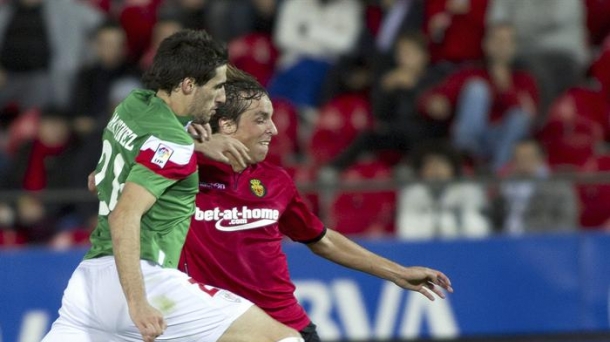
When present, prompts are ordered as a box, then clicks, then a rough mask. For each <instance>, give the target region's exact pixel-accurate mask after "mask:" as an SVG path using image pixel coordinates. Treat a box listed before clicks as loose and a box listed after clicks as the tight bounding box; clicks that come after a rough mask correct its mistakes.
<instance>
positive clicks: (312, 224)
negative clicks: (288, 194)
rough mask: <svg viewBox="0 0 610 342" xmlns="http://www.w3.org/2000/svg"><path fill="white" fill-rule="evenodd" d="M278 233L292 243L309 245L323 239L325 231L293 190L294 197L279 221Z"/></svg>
mask: <svg viewBox="0 0 610 342" xmlns="http://www.w3.org/2000/svg"><path fill="white" fill-rule="evenodd" d="M279 226H280V231H281V232H282V234H284V235H286V236H288V237H289V238H291V239H292V240H294V241H297V242H302V243H311V242H316V241H318V240H320V239H321V238H322V237H324V234H325V232H326V229H325V227H324V224H323V223H322V221H320V219H319V218H318V217H317V216H316V215H314V214H313V213H312V212H311V210H309V208H308V207H307V204H305V202H303V199H302V198H301V196H300V195H299V193H298V192H297V191H296V189H295V195H294V197H293V198H292V201H291V202H290V204H288V207H287V208H286V211H284V213H283V214H282V217H281V218H280V221H279Z"/></svg>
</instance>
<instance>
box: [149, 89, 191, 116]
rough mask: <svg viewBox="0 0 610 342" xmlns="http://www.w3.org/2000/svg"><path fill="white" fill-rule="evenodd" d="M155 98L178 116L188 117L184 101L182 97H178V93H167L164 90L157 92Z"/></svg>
mask: <svg viewBox="0 0 610 342" xmlns="http://www.w3.org/2000/svg"><path fill="white" fill-rule="evenodd" d="M156 95H157V97H158V98H160V99H161V100H163V102H165V103H166V104H167V106H168V107H169V108H170V109H171V110H172V112H174V114H176V115H178V116H188V115H189V113H188V110H187V108H188V106H187V105H186V102H185V101H184V100H185V99H184V97H182V96H180V95H179V94H178V92H171V93H168V92H166V91H164V90H159V91H157V94H156Z"/></svg>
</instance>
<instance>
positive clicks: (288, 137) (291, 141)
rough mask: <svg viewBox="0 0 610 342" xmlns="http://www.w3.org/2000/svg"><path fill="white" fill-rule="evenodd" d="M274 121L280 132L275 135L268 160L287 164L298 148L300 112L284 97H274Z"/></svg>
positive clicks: (278, 163) (283, 164)
mask: <svg viewBox="0 0 610 342" xmlns="http://www.w3.org/2000/svg"><path fill="white" fill-rule="evenodd" d="M272 102H273V122H274V123H275V126H276V127H277V132H278V134H277V135H276V136H274V137H273V140H272V141H271V145H270V146H269V153H268V154H267V158H266V160H267V161H270V162H272V163H275V164H277V165H282V166H287V165H289V164H290V163H291V162H292V161H293V160H292V159H294V155H295V153H296V152H297V150H298V143H297V142H298V133H297V132H298V122H299V118H298V113H297V109H296V107H294V105H292V104H291V103H290V102H288V101H286V100H282V99H273V100H272Z"/></svg>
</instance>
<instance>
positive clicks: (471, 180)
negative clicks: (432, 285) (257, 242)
mask: <svg viewBox="0 0 610 342" xmlns="http://www.w3.org/2000/svg"><path fill="white" fill-rule="evenodd" d="M185 27H186V28H194V29H206V30H208V31H209V32H210V33H211V34H212V35H213V36H214V37H216V38H217V39H219V40H222V41H224V42H226V43H227V45H228V48H229V53H230V59H231V62H232V63H233V64H235V65H237V66H238V67H239V68H242V69H244V70H246V71H248V72H250V73H252V74H253V75H254V76H256V77H257V79H258V80H259V81H260V82H261V83H262V84H264V85H265V86H267V88H268V89H269V92H270V95H271V97H272V99H273V102H274V107H275V114H274V118H275V121H276V124H277V126H278V130H279V135H278V136H277V137H276V138H275V139H274V141H273V142H272V146H271V152H270V155H269V156H268V159H269V160H271V161H272V162H274V163H278V164H280V165H282V166H284V167H285V168H286V169H287V170H288V172H289V173H290V174H291V175H292V176H293V177H294V179H295V181H296V182H297V184H298V185H299V187H300V189H301V191H302V192H303V194H304V195H305V197H306V199H307V200H308V202H309V204H310V206H311V209H312V210H314V211H315V212H316V213H318V214H319V215H320V216H321V217H322V218H323V220H324V222H326V223H327V224H328V226H329V227H333V228H335V229H337V230H338V231H341V232H343V233H344V234H346V235H348V236H350V237H352V238H354V239H357V240H358V241H359V242H361V243H362V244H364V245H365V246H367V247H369V248H370V249H372V250H374V251H376V252H378V253H380V254H382V255H384V256H387V257H390V258H392V259H394V260H397V261H399V262H401V263H403V264H406V265H415V264H420V265H427V266H431V267H435V268H438V269H441V270H444V271H445V273H447V274H448V275H449V276H450V277H451V278H452V280H453V282H454V285H455V286H454V287H455V290H456V292H455V294H453V295H450V296H449V298H448V300H446V301H438V300H437V301H435V302H434V303H426V302H425V301H424V300H422V298H419V297H418V296H416V295H415V294H412V293H405V292H403V291H400V290H398V288H396V287H394V286H393V285H391V284H387V283H385V282H382V281H379V280H376V279H372V278H370V277H366V276H364V275H362V274H358V273H355V272H350V271H348V270H344V269H342V268H340V267H337V266H334V265H331V264H329V263H328V262H325V261H322V260H319V259H316V258H315V257H314V256H312V255H310V254H311V253H309V252H308V251H307V250H306V249H305V248H303V247H302V246H299V245H296V244H293V243H291V242H290V241H286V253H287V255H288V258H289V260H290V266H291V272H292V275H293V278H294V280H295V282H296V283H297V285H298V290H297V295H298V297H299V300H300V301H301V302H302V303H303V305H304V306H305V307H306V309H307V310H308V312H309V314H310V315H311V318H312V319H313V321H314V322H315V323H317V324H318V327H319V332H320V335H321V337H322V338H323V339H324V340H325V341H392V340H393V341H399V340H400V341H402V340H409V341H416V340H436V339H439V340H455V341H515V342H517V341H519V342H521V341H523V342H525V341H528V342H530V341H566V342H567V341H575V342H577V341H610V263H609V262H608V260H610V235H609V234H608V231H610V174H609V173H608V171H609V170H610V153H609V150H608V147H609V145H608V143H609V142H610V36H609V34H610V0H370V1H364V0H362V1H360V0H0V341H2V342H13V341H14V342H30V341H39V340H40V338H41V336H43V335H44V333H45V332H46V331H47V329H48V328H49V325H50V323H51V322H52V321H53V320H54V319H55V317H56V311H57V309H58V308H59V306H60V299H61V295H62V291H63V289H64V287H65V285H66V283H67V280H68V278H69V276H70V274H71V272H72V270H73V269H74V267H75V266H76V264H77V263H78V261H79V260H80V258H81V257H82V255H83V254H84V252H85V250H86V248H87V243H88V240H87V239H88V233H89V232H90V230H91V229H92V227H93V225H94V224H95V214H96V212H97V203H96V199H95V196H94V195H92V194H90V193H89V192H88V191H87V190H86V177H87V175H88V173H89V172H90V171H91V170H93V169H94V168H95V165H96V163H97V160H98V157H99V150H100V146H99V145H101V144H100V142H101V139H100V136H101V131H102V130H103V128H104V126H105V123H106V121H107V119H108V116H109V115H110V113H111V112H112V111H113V108H114V106H115V105H116V104H117V103H118V102H120V101H121V100H122V99H123V98H124V97H125V96H126V95H127V94H128V93H129V92H130V91H131V90H132V89H134V88H136V87H139V86H140V82H139V77H140V75H141V74H142V72H143V71H144V70H146V68H147V67H148V66H149V65H150V63H151V62H152V57H153V56H154V52H155V48H156V46H157V45H158V44H159V42H160V41H161V40H162V39H163V38H164V37H166V36H168V35H170V34H171V33H173V32H175V31H177V30H179V29H181V28H185Z"/></svg>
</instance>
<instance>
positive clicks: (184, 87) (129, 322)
mask: <svg viewBox="0 0 610 342" xmlns="http://www.w3.org/2000/svg"><path fill="white" fill-rule="evenodd" d="M226 64H227V53H226V50H225V48H223V47H222V46H220V45H219V44H218V43H216V42H215V41H213V40H212V39H211V38H210V37H209V36H208V35H207V34H206V33H205V32H202V31H191V30H185V31H181V32H178V33H176V34H174V35H172V36H170V37H169V38H167V39H166V40H165V41H163V43H162V44H161V46H160V47H159V50H158V52H157V55H156V56H155V59H154V62H153V65H152V67H151V68H150V69H149V70H148V71H147V73H146V75H145V76H144V83H145V84H146V86H147V87H148V88H149V89H151V90H136V91H133V92H132V93H131V94H130V95H129V96H128V97H127V98H126V99H125V100H124V101H123V102H122V103H121V104H119V106H118V107H117V108H116V110H115V112H114V115H113V116H112V118H111V119H110V121H109V123H108V125H107V126H106V128H105V130H104V134H103V148H102V154H101V158H100V161H99V164H98V166H97V168H96V170H95V184H96V187H97V192H98V198H99V200H100V206H99V216H98V224H97V227H96V229H95V230H94V231H93V233H92V234H91V244H92V247H91V249H90V250H89V252H88V253H87V255H86V256H85V259H84V260H83V261H82V262H81V263H80V264H79V266H78V267H77V269H76V270H75V271H74V273H73V275H72V277H71V279H70V282H69V284H68V287H67V288H66V290H65V292H64V297H63V299H62V307H61V309H60V310H59V318H58V319H57V320H56V321H55V322H54V323H53V326H52V328H51V331H50V332H49V334H47V336H46V337H45V338H44V339H43V341H44V342H59V341H61V342H76V341H78V342H88V341H142V340H144V341H147V342H151V341H154V340H155V339H156V340H157V341H210V342H213V341H222V342H225V341H226V342H228V341H257V342H258V341H269V342H275V341H282V342H298V341H302V339H300V337H299V334H298V332H296V331H294V330H293V329H290V328H288V327H286V326H284V325H282V324H280V323H278V322H277V321H275V320H273V319H271V318H270V317H269V316H267V315H266V314H265V313H264V312H263V311H262V310H260V309H259V308H258V307H256V306H253V305H252V303H251V302H249V301H248V300H245V299H243V298H241V297H239V296H236V295H234V294H232V293H230V292H228V291H225V290H222V289H218V288H214V287H211V286H207V285H204V284H199V283H197V282H196V281H194V280H192V279H190V278H189V277H188V276H187V275H185V274H184V273H182V272H180V271H178V270H176V269H175V268H176V266H177V262H178V258H179V256H180V250H181V248H182V245H183V243H184V239H185V236H186V233H187V229H188V226H189V223H190V218H191V215H192V214H193V211H194V198H195V193H196V192H197V189H198V176H197V173H196V170H197V163H196V158H195V156H194V150H195V149H197V150H201V151H202V152H204V153H205V154H206V155H208V156H210V157H212V158H216V159H225V158H226V157H224V156H223V152H229V153H232V154H233V156H234V157H237V158H240V156H241V153H243V155H247V154H246V150H247V149H246V148H245V146H243V145H242V144H241V143H239V142H237V141H233V142H231V141H228V140H226V137H225V140H222V139H223V137H216V138H214V139H212V138H210V140H209V141H203V142H200V143H197V144H195V143H194V141H193V138H192V137H191V136H190V135H189V133H188V132H187V130H188V128H187V127H188V126H189V124H190V123H191V122H196V123H198V124H200V125H207V122H208V121H209V119H210V116H211V115H213V114H214V111H215V108H217V106H218V105H220V104H222V103H223V102H224V101H225V93H224V83H225V81H226V69H227V66H226ZM202 127H204V126H199V129H198V130H195V131H196V132H198V133H199V134H200V135H206V134H205V133H206V131H207V132H208V133H209V125H207V129H202ZM191 132H193V131H191ZM242 161H243V160H242Z"/></svg>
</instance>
